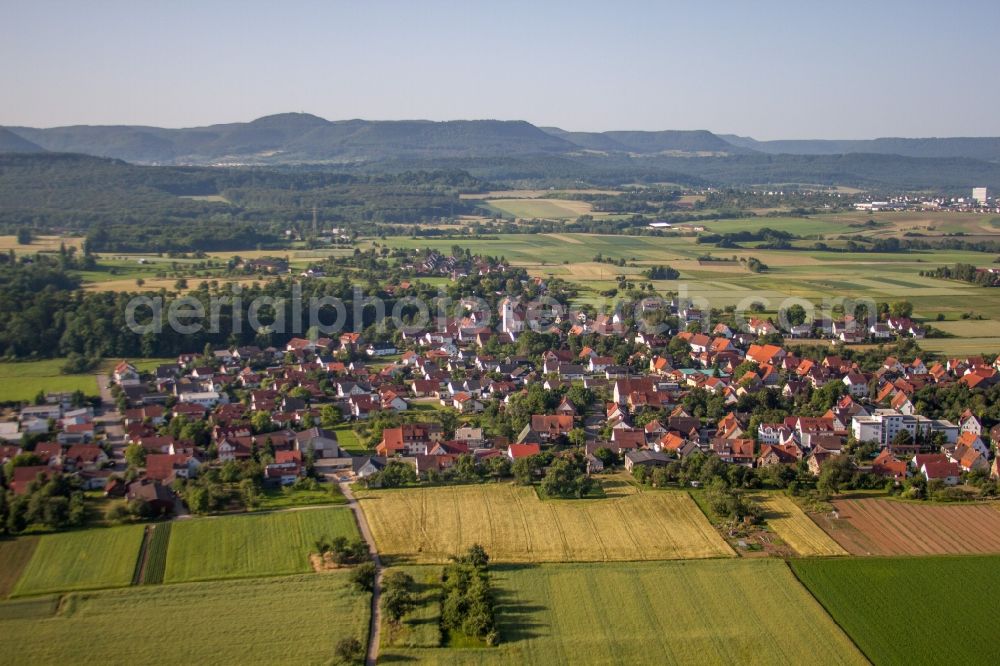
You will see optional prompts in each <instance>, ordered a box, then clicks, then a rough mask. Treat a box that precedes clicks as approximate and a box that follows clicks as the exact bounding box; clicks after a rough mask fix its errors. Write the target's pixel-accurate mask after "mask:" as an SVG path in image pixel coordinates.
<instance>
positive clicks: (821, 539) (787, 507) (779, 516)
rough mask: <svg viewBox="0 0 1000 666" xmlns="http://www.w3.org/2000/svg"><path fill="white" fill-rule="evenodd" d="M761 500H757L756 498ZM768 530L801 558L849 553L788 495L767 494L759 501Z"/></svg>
mask: <svg viewBox="0 0 1000 666" xmlns="http://www.w3.org/2000/svg"><path fill="white" fill-rule="evenodd" d="M755 499H758V498H755ZM759 501H760V504H761V506H763V508H764V511H765V519H766V520H767V525H768V527H770V528H771V530H772V531H773V532H774V533H775V534H777V535H778V536H779V537H781V540H782V541H784V542H785V543H787V544H788V545H789V546H791V547H792V549H794V550H795V552H796V553H798V554H799V555H802V556H807V557H808V556H816V555H846V554H847V551H846V550H844V549H843V548H841V547H840V545H839V544H838V543H837V542H836V541H834V540H833V539H831V538H830V537H829V536H828V535H827V534H826V532H824V531H823V530H821V529H820V528H819V527H818V526H817V525H816V523H814V522H813V521H812V519H811V518H809V516H807V515H806V514H805V512H803V511H802V509H800V508H799V506H798V505H797V504H796V503H795V502H793V501H792V500H791V499H790V498H789V497H788V496H787V495H784V494H781V493H767V494H766V495H763V496H761V497H760V498H759Z"/></svg>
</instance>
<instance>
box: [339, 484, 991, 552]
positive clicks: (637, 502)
mask: <svg viewBox="0 0 1000 666" xmlns="http://www.w3.org/2000/svg"><path fill="white" fill-rule="evenodd" d="M615 492H617V493H620V494H619V495H618V496H613V497H607V498H603V499H593V500H546V501H542V500H540V499H538V495H537V494H536V493H535V490H534V489H533V488H528V487H523V486H514V485H494V484H488V485H487V484H482V485H470V486H451V487H442V488H417V489H403V490H375V491H372V490H366V491H359V492H358V497H359V499H360V500H361V506H362V508H363V509H364V511H365V515H366V516H367V518H368V523H369V525H370V526H371V530H372V533H373V534H374V536H375V541H376V542H377V543H378V550H379V553H381V554H382V555H383V557H389V558H400V559H403V560H407V561H413V562H443V561H446V560H447V559H448V557H449V556H450V555H452V554H455V553H458V552H460V551H462V550H464V549H465V548H468V547H469V546H470V545H472V544H474V543H480V544H482V545H483V546H484V547H485V548H486V550H487V552H489V553H490V556H491V557H492V559H494V560H496V561H498V562H588V561H598V562H600V561H621V560H665V559H687V558H705V557H732V556H733V552H732V550H731V549H730V548H729V547H728V546H727V545H726V543H725V542H724V541H723V540H722V538H721V537H720V536H719V535H718V533H717V532H716V531H715V530H714V529H713V528H712V526H711V525H710V524H709V523H708V521H707V520H706V519H705V516H704V515H703V514H702V513H701V511H700V510H699V509H698V507H697V505H696V504H695V503H694V500H692V499H691V497H690V496H689V495H688V494H687V493H685V492H676V491H651V492H650V491H647V492H635V489H634V488H633V487H632V486H627V485H624V484H623V485H622V486H621V487H618V488H616V489H615ZM998 515H1000V514H998Z"/></svg>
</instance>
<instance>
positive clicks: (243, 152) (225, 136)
mask: <svg viewBox="0 0 1000 666" xmlns="http://www.w3.org/2000/svg"><path fill="white" fill-rule="evenodd" d="M40 151H50V152H60V153H84V154H88V155H97V156H101V157H113V158H118V159H122V160H125V161H128V162H135V163H139V164H195V165H206V164H230V163H231V164H262V165H266V164H301V163H334V164H336V163H340V164H350V163H355V164H356V163H366V162H382V161H393V160H434V159H456V158H487V159H489V158H517V157H525V156H533V155H537V156H548V157H554V156H570V157H572V156H579V155H586V156H593V155H600V154H607V155H611V156H619V157H620V156H628V157H631V158H634V157H640V158H641V157H692V158H694V157H726V156H746V155H845V154H851V153H873V154H882V155H900V156H905V157H915V158H970V159H975V160H982V161H986V162H1000V138H995V137H984V138H929V139H897V138H883V139H871V140H859V141H827V140H781V141H757V140H755V139H751V138H748V137H740V136H735V135H719V134H713V133H712V132H709V131H707V130H695V131H679V130H665V131H659V132H643V131H610V132H568V131H565V130H562V129H559V128H555V127H536V126H534V125H532V124H530V123H528V122H525V121H500V120H452V121H446V122H431V121H424V120H405V121H368V120H341V121H329V120H325V119H323V118H320V117H318V116H314V115H310V114H306V113H283V114H278V115H273V116H266V117H264V118H258V119H257V120H254V121H252V122H248V123H229V124H224V125H210V126H207V127H193V128H185V129H166V128H161V127H146V126H139V125H134V126H133V125H110V126H91V125H75V126H70V127H53V128H47V129H38V128H32V127H6V128H0V152H40Z"/></svg>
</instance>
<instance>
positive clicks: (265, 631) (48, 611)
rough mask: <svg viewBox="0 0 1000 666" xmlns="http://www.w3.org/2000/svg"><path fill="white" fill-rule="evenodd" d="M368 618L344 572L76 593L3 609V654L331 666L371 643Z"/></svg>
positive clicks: (33, 659) (53, 659)
mask: <svg viewBox="0 0 1000 666" xmlns="http://www.w3.org/2000/svg"><path fill="white" fill-rule="evenodd" d="M368 616H369V596H368V595H367V594H360V593H358V592H356V591H354V589H353V587H352V586H351V584H350V582H349V578H348V574H347V573H346V572H332V573H329V574H324V575H315V574H310V575H307V576H291V577H282V578H268V579H262V580H240V581H216V582H208V583H193V584H182V585H155V586H148V587H146V586H143V587H131V588H127V589H120V590H102V591H98V592H76V593H72V594H69V595H67V596H66V597H64V599H63V602H62V604H59V603H57V602H56V600H55V599H54V598H52V597H48V598H45V597H42V598H39V599H37V600H35V599H30V600H16V601H8V602H0V653H2V654H5V655H8V658H10V659H12V660H14V661H17V662H18V663H25V664H28V663H35V664H40V663H45V664H56V663H64V664H69V663H72V664H101V663H107V661H108V655H109V650H112V651H117V652H121V653H122V654H126V655H127V658H126V659H127V661H129V662H130V663H146V664H152V663H158V664H185V663H203V664H277V663H282V664H287V663H300V664H325V663H332V660H333V651H334V647H335V645H336V643H337V641H339V640H340V639H342V638H346V637H351V636H353V637H355V638H357V639H358V640H360V641H361V642H362V643H364V641H365V639H366V636H367V627H368ZM117 652H115V653H117ZM14 655H16V658H15V657H14Z"/></svg>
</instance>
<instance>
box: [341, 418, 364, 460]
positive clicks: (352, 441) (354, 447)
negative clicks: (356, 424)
mask: <svg viewBox="0 0 1000 666" xmlns="http://www.w3.org/2000/svg"><path fill="white" fill-rule="evenodd" d="M333 430H334V431H335V432H336V433H337V442H338V443H339V444H340V448H342V449H344V450H345V451H347V452H348V453H353V454H355V455H359V454H363V453H366V452H367V449H365V447H364V446H363V445H362V444H361V441H360V440H359V439H358V435H357V434H356V433H355V432H354V430H352V429H351V426H349V425H339V426H337V427H336V428H334V429H333Z"/></svg>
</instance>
